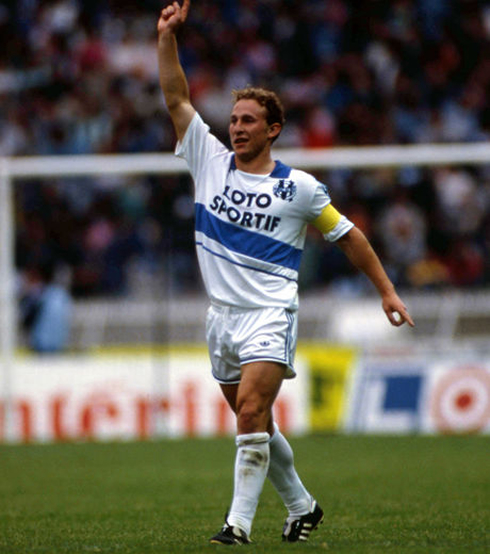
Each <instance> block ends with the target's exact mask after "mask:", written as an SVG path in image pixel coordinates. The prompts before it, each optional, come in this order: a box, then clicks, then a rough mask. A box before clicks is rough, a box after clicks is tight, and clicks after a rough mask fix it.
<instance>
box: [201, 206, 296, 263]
mask: <svg viewBox="0 0 490 554" xmlns="http://www.w3.org/2000/svg"><path fill="white" fill-rule="evenodd" d="M196 231H200V232H201V233H204V234H205V235H206V236H207V237H209V238H210V239H213V240H215V241H217V242H219V243H220V244H221V245H223V246H224V247H225V248H228V249H229V250H232V251H233V252H237V253H239V254H244V255H245V256H250V257H251V258H255V259H257V260H260V261H263V262H269V263H272V264H276V265H280V266H282V267H287V268H288V269H294V270H295V271H298V269H299V265H300V262H301V253H302V251H301V250H299V249H298V248H295V247H294V246H291V245H289V244H286V243H285V242H281V241H279V240H276V239H273V238H270V237H266V236H264V235H261V234H259V233H256V232H254V231H249V230H248V229H243V228H241V227H238V225H234V224H233V223H228V222H227V221H223V220H221V219H219V218H218V217H216V216H215V215H213V214H211V213H209V212H208V211H207V210H206V208H205V206H204V205H203V204H200V203H196Z"/></svg>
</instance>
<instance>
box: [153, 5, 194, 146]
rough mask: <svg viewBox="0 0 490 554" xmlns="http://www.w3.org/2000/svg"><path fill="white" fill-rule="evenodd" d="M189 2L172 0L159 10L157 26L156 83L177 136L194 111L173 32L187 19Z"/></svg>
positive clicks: (185, 126)
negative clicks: (157, 72)
mask: <svg viewBox="0 0 490 554" xmlns="http://www.w3.org/2000/svg"><path fill="white" fill-rule="evenodd" d="M189 6H190V0H184V2H183V4H182V7H181V6H180V4H179V3H178V2H173V3H172V4H170V5H169V6H167V7H166V8H164V9H163V10H162V12H161V14H160V19H159V20H158V26H157V30H158V68H159V73H160V86H161V87H162V91H163V95H164V96H165V102H166V103H167V108H168V111H169V113H170V117H171V118H172V123H173V125H174V128H175V132H176V134H177V138H178V139H179V140H182V138H183V137H184V135H185V132H186V130H187V127H188V126H189V123H190V122H191V120H192V118H193V117H194V114H195V110H194V108H193V106H192V104H191V100H190V96H189V86H188V84H187V79H186V76H185V73H184V70H183V69H182V66H181V64H180V61H179V54H178V49H177V39H176V36H175V35H176V33H177V30H178V29H179V28H180V26H181V25H182V24H183V23H184V21H185V20H186V19H187V14H188V13H189Z"/></svg>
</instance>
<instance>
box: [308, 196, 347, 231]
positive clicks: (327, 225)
mask: <svg viewBox="0 0 490 554" xmlns="http://www.w3.org/2000/svg"><path fill="white" fill-rule="evenodd" d="M341 217H342V216H341V215H340V213H339V212H338V211H337V210H336V209H335V208H334V207H333V206H332V204H329V205H328V206H325V207H324V208H323V211H322V213H321V214H320V215H319V216H318V217H317V218H316V219H314V220H313V221H312V222H311V223H312V225H314V226H315V227H316V228H317V229H318V230H319V231H320V233H322V234H323V235H326V234H327V233H330V231H332V229H334V228H335V226H336V225H337V224H338V222H339V221H340V218H341Z"/></svg>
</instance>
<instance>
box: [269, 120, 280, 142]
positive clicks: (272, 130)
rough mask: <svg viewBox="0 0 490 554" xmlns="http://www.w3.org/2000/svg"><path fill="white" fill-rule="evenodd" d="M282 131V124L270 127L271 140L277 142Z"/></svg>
mask: <svg viewBox="0 0 490 554" xmlns="http://www.w3.org/2000/svg"><path fill="white" fill-rule="evenodd" d="M281 130H282V125H281V124H280V123H273V124H272V125H269V138H270V139H271V140H276V138H277V137H278V136H279V134H280V132H281Z"/></svg>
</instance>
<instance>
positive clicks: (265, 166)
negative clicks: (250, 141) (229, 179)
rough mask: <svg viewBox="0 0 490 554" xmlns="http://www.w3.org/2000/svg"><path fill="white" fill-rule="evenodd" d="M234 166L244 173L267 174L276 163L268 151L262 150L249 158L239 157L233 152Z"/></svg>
mask: <svg viewBox="0 0 490 554" xmlns="http://www.w3.org/2000/svg"><path fill="white" fill-rule="evenodd" d="M235 163H236V168H237V169H239V170H240V171H244V172H245V173H255V174H257V175H267V174H269V173H271V172H272V171H273V169H274V167H275V165H276V162H275V161H274V160H273V159H272V157H271V155H270V152H269V151H267V152H263V153H262V154H261V155H259V156H256V157H255V158H253V159H251V160H247V159H243V158H240V157H239V156H237V155H236V154H235Z"/></svg>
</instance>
